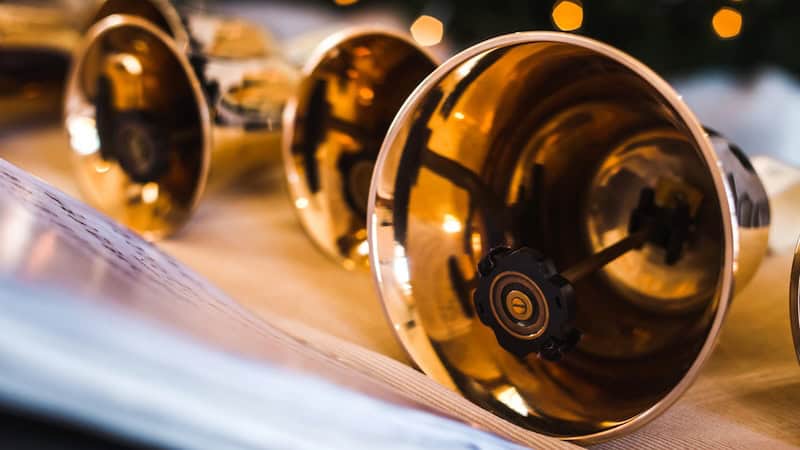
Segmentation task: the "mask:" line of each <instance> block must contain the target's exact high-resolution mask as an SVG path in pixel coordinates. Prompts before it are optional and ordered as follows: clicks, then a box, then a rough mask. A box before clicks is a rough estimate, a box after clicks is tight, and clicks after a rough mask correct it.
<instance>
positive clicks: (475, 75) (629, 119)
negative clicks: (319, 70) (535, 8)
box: [372, 42, 730, 437]
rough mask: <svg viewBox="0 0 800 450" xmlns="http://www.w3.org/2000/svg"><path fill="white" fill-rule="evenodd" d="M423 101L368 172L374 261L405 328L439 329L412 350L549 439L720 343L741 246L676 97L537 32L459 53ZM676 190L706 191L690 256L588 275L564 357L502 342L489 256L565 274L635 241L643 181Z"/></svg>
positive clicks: (644, 395) (591, 427) (652, 386)
mask: <svg viewBox="0 0 800 450" xmlns="http://www.w3.org/2000/svg"><path fill="white" fill-rule="evenodd" d="M673 101H676V100H673ZM414 105H415V106H414V107H413V108H414V109H411V110H410V111H408V112H407V114H406V115H405V116H404V117H405V118H407V119H406V120H404V121H402V122H399V123H398V124H396V131H397V133H396V134H395V135H394V136H390V137H389V138H388V139H387V142H386V144H385V147H384V150H383V152H384V153H385V155H382V156H385V159H384V160H383V161H382V166H381V167H379V170H378V171H377V172H376V179H375V180H374V181H373V183H374V184H375V188H374V189H375V195H376V196H375V198H374V218H373V220H374V221H375V225H374V226H375V229H376V230H377V231H376V233H375V242H374V243H373V246H374V247H373V249H374V251H375V255H374V257H373V259H372V261H373V263H375V265H376V266H380V267H378V268H377V270H378V271H379V273H380V275H379V276H378V283H379V288H380V290H381V294H382V296H383V298H384V301H388V302H395V304H397V305H401V306H398V308H399V309H402V310H403V311H409V314H410V317H413V318H414V319H413V320H409V321H408V322H406V323H398V322H396V323H395V324H394V325H395V327H396V328H397V329H399V330H401V331H400V333H401V338H402V333H404V332H405V331H402V330H407V332H408V334H407V335H408V336H412V335H413V331H414V328H415V327H419V328H420V329H422V332H423V333H424V336H426V337H427V339H426V340H425V344H419V341H414V340H413V339H410V338H409V339H406V344H407V348H408V349H409V351H410V353H411V354H412V356H413V357H414V358H415V359H416V360H417V361H418V362H420V363H421V364H420V365H421V366H423V368H424V367H425V366H426V365H427V364H425V363H424V362H425V361H426V360H430V359H435V360H436V361H437V362H438V363H440V364H438V363H437V367H438V365H441V366H442V367H443V368H444V373H446V376H440V379H443V378H447V383H451V382H452V383H454V384H455V385H456V386H457V388H458V389H459V390H460V391H461V392H462V393H463V394H464V395H465V396H467V397H468V398H470V399H471V400H472V401H474V402H476V403H478V404H480V405H482V406H483V407H485V408H487V409H489V410H491V411H493V412H495V413H496V414H498V415H500V416H502V417H505V418H507V419H509V420H511V421H512V422H514V423H517V424H519V425H521V426H523V427H526V428H528V429H532V430H535V431H539V432H543V433H546V434H550V435H555V436H561V437H581V436H590V435H592V434H595V433H599V432H603V431H607V430H610V429H613V428H615V427H617V426H620V425H622V424H624V423H626V422H628V421H630V420H631V419H633V418H634V417H636V416H637V415H639V414H641V413H643V412H645V411H647V410H649V409H650V408H652V407H654V406H655V405H656V404H657V403H658V402H659V401H660V400H661V399H662V398H664V397H665V396H666V395H667V394H668V393H669V392H670V391H671V390H672V389H673V388H674V387H675V386H676V385H677V384H678V383H679V382H680V381H681V380H682V379H683V377H684V376H685V374H686V373H687V370H688V369H689V368H690V366H691V365H692V363H693V362H694V361H695V359H696V358H697V357H698V355H699V354H700V351H701V349H702V347H703V345H704V344H705V343H706V340H707V338H708V337H709V331H710V330H711V328H712V323H713V322H714V320H715V317H716V314H717V311H718V308H719V305H720V291H721V284H722V270H723V261H724V260H723V258H724V252H725V246H726V245H730V243H726V242H725V241H724V240H723V235H724V233H723V219H722V217H723V216H722V214H723V212H722V211H721V207H720V206H719V205H720V203H721V202H720V199H719V198H718V194H717V191H716V190H715V188H714V183H713V178H712V175H711V171H712V170H715V169H713V168H711V167H710V165H709V162H708V161H707V160H706V159H705V158H704V156H703V153H702V151H701V149H700V147H699V145H698V143H697V142H696V140H695V138H694V137H693V135H692V133H691V132H690V130H689V128H688V127H687V123H686V122H685V121H684V120H682V119H681V117H680V115H679V114H678V113H677V112H676V110H675V108H674V107H673V105H672V104H671V102H670V100H669V99H667V98H666V97H665V96H664V95H662V93H661V92H660V91H659V90H658V89H657V88H656V87H655V86H654V84H652V83H650V82H648V81H647V79H646V77H645V76H643V75H641V74H639V73H637V72H636V71H634V70H633V69H631V68H630V67H628V66H626V65H624V64H622V63H620V62H618V61H617V60H616V59H614V58H611V57H609V56H606V55H605V54H602V53H600V52H598V51H596V50H593V49H589V48H584V47H583V46H579V45H574V44H569V43H560V42H530V43H524V44H516V45H511V46H506V47H501V48H496V49H493V50H489V51H486V52H484V53H481V54H479V55H477V56H475V57H472V58H470V59H467V60H465V61H463V62H462V63H461V64H459V65H456V66H454V68H453V69H452V70H450V71H448V72H447V73H445V74H444V75H443V76H441V77H437V78H436V79H435V80H432V81H431V82H430V85H429V88H428V89H426V90H422V91H420V93H419V98H418V102H415V103H414ZM665 183H666V184H667V185H669V184H672V185H673V186H675V185H677V186H683V187H684V188H686V189H688V190H689V191H690V192H693V193H695V194H699V195H695V197H694V206H695V207H696V208H695V210H694V225H693V226H692V229H691V233H690V235H689V238H688V240H687V241H686V242H685V243H684V244H683V248H682V254H681V257H680V259H679V260H678V261H677V262H675V263H674V264H667V263H666V262H665V250H664V249H663V248H660V247H659V246H657V245H653V244H650V243H646V244H645V245H644V246H643V247H641V248H639V249H634V250H632V251H630V252H628V253H626V254H625V255H623V256H622V257H620V258H618V259H616V260H614V261H613V262H611V263H609V264H608V265H606V266H605V267H603V268H602V269H600V270H597V271H595V272H593V273H591V274H589V275H588V276H586V277H585V278H582V279H580V280H579V281H577V282H575V283H574V284H573V287H574V289H575V301H576V316H575V319H574V323H575V326H576V328H578V329H579V330H580V331H581V333H582V337H581V339H580V341H579V342H578V344H577V346H576V347H575V348H574V349H572V350H571V351H569V352H567V353H566V354H565V355H564V357H563V359H561V360H560V361H557V362H551V361H546V360H544V359H543V358H540V357H538V356H537V355H536V354H529V355H527V356H525V357H516V356H514V355H512V354H511V353H509V352H507V351H505V350H504V349H503V348H501V347H500V345H499V344H498V341H497V339H496V338H495V335H494V334H493V332H492V330H491V329H489V328H488V327H487V326H485V325H483V324H482V323H481V321H480V320H478V318H477V317H476V311H475V304H474V300H473V293H474V291H475V287H476V284H477V280H478V274H477V273H476V265H477V263H478V262H479V260H480V259H481V258H482V257H483V256H484V255H485V254H486V253H487V252H488V251H489V250H490V249H492V248H495V247H497V246H508V247H511V248H519V247H523V246H524V247H529V248H533V249H535V250H537V251H539V252H541V253H542V254H543V255H544V256H545V257H547V258H549V259H550V260H551V261H552V262H553V264H554V265H555V267H556V269H558V270H559V271H563V270H566V269H567V268H569V267H572V266H574V265H575V264H577V263H578V262H581V261H584V260H585V259H586V258H588V257H589V256H591V255H593V254H595V253H597V252H598V251H600V250H602V249H604V248H606V247H608V246H610V245H612V244H614V243H615V242H617V241H619V240H620V239H623V238H625V237H626V236H627V235H628V224H629V221H630V217H631V213H632V211H633V210H634V209H635V208H636V206H637V202H638V201H639V198H640V194H641V191H642V190H643V189H644V188H647V187H650V188H653V189H656V188H657V187H658V186H659V185H663V184H665ZM657 195H658V194H657ZM387 308H388V309H389V310H390V311H389V312H390V317H391V316H392V313H391V309H392V307H391V306H387ZM428 341H429V342H430V345H429V344H428V343H427V342H428ZM426 352H433V353H431V354H428V353H426ZM429 372H433V371H429ZM434 376H435V377H436V375H434Z"/></svg>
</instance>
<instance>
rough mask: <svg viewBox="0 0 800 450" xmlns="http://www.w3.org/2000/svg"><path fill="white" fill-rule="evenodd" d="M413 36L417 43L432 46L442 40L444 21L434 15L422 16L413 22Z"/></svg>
mask: <svg viewBox="0 0 800 450" xmlns="http://www.w3.org/2000/svg"><path fill="white" fill-rule="evenodd" d="M411 36H412V37H414V40H415V41H417V44H419V45H421V46H423V47H430V46H433V45H436V44H438V43H440V42H442V36H444V25H443V24H442V21H441V20H439V19H437V18H436V17H432V16H420V17H419V18H418V19H417V20H415V21H414V23H413V24H411Z"/></svg>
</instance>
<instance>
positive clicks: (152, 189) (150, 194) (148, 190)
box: [142, 181, 158, 204]
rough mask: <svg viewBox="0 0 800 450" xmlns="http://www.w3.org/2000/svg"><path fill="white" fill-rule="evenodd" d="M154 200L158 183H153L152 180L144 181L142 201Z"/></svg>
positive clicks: (149, 201)
mask: <svg viewBox="0 0 800 450" xmlns="http://www.w3.org/2000/svg"><path fill="white" fill-rule="evenodd" d="M156 200H158V183H153V182H152V181H151V182H149V183H145V185H144V186H142V201H143V202H144V203H147V204H150V203H155V202H156Z"/></svg>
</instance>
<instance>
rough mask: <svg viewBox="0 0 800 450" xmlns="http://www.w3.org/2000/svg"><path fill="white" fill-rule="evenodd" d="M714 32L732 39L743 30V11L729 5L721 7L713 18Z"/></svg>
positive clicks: (723, 37) (724, 37)
mask: <svg viewBox="0 0 800 450" xmlns="http://www.w3.org/2000/svg"><path fill="white" fill-rule="evenodd" d="M711 26H712V27H713V28H714V32H715V33H717V36H719V37H721V38H722V39H732V38H735V37H736V36H738V35H739V33H741V31H742V13H740V12H739V11H737V10H735V9H733V8H729V7H727V6H725V7H722V8H720V9H719V10H718V11H717V12H716V13H715V14H714V17H713V18H712V19H711Z"/></svg>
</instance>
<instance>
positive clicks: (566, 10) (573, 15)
mask: <svg viewBox="0 0 800 450" xmlns="http://www.w3.org/2000/svg"><path fill="white" fill-rule="evenodd" d="M553 24H554V25H555V26H556V27H557V28H558V29H559V30H561V31H573V30H577V29H578V28H580V27H581V25H583V5H581V2H580V0H560V1H559V2H557V3H556V4H555V5H554V6H553Z"/></svg>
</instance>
